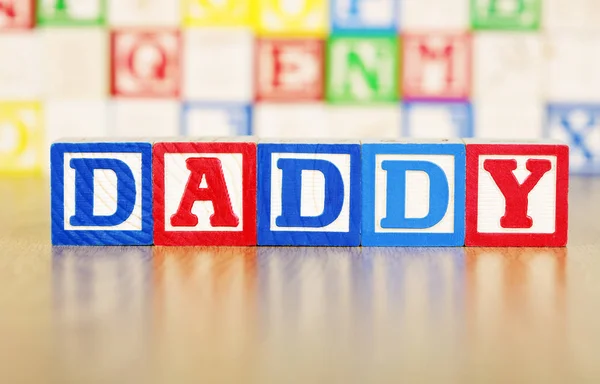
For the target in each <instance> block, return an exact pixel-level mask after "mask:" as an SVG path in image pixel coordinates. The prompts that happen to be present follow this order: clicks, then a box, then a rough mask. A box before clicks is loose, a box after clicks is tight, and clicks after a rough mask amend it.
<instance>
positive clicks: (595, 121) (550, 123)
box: [544, 103, 600, 175]
mask: <svg viewBox="0 0 600 384" xmlns="http://www.w3.org/2000/svg"><path fill="white" fill-rule="evenodd" d="M547 114H548V115H547V117H546V125H545V129H544V134H545V136H546V137H550V138H553V139H558V140H561V141H562V142H565V143H569V148H570V151H569V153H570V158H569V164H570V170H571V173H573V174H580V175H581V174H582V175H598V174H600V104H572V103H553V104H550V105H548V108H547Z"/></svg>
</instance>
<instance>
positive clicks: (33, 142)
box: [0, 101, 44, 174]
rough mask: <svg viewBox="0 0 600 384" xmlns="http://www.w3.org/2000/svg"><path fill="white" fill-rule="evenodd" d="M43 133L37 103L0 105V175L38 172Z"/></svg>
mask: <svg viewBox="0 0 600 384" xmlns="http://www.w3.org/2000/svg"><path fill="white" fill-rule="evenodd" d="M43 132H44V130H43V117H42V106H41V104H40V103H38V102H25V101H22V102H18V101H16V102H0V173H11V174H12V173H22V172H25V173H31V172H40V171H41V170H42V165H43V164H44V160H43V153H44V139H43V136H44V134H43Z"/></svg>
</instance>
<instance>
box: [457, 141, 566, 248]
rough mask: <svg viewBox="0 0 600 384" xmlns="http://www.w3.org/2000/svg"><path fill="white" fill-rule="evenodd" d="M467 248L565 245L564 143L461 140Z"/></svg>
mask: <svg viewBox="0 0 600 384" xmlns="http://www.w3.org/2000/svg"><path fill="white" fill-rule="evenodd" d="M466 146H467V194H466V196H467V203H466V207H467V208H466V212H467V230H466V241H465V243H466V245H467V246H497V247H506V246H518V247H562V246H565V245H566V243H567V226H568V224H567V221H568V199H567V195H568V189H569V147H568V146H567V145H565V144H562V143H559V142H554V141H546V142H544V141H542V142H532V143H500V142H491V141H490V142H482V141H474V140H466Z"/></svg>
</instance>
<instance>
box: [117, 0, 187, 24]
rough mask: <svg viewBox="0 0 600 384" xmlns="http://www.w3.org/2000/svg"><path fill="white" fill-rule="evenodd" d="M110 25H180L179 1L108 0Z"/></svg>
mask: <svg viewBox="0 0 600 384" xmlns="http://www.w3.org/2000/svg"><path fill="white" fill-rule="evenodd" d="M108 1H109V4H108V12H109V13H108V16H109V22H110V25H113V26H118V27H132V26H139V27H147V26H154V27H159V26H160V27H165V26H172V27H176V26H178V25H179V19H180V15H179V1H174V0H108Z"/></svg>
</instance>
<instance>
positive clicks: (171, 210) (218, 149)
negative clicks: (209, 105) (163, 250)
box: [153, 142, 256, 245]
mask: <svg viewBox="0 0 600 384" xmlns="http://www.w3.org/2000/svg"><path fill="white" fill-rule="evenodd" d="M153 151H154V153H153V177H154V243H155V244H156V245H256V144H255V143H243V142H238V143H234V142H228V143H217V142H212V143H207V142H205V143H157V144H155V145H154V149H153Z"/></svg>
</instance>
